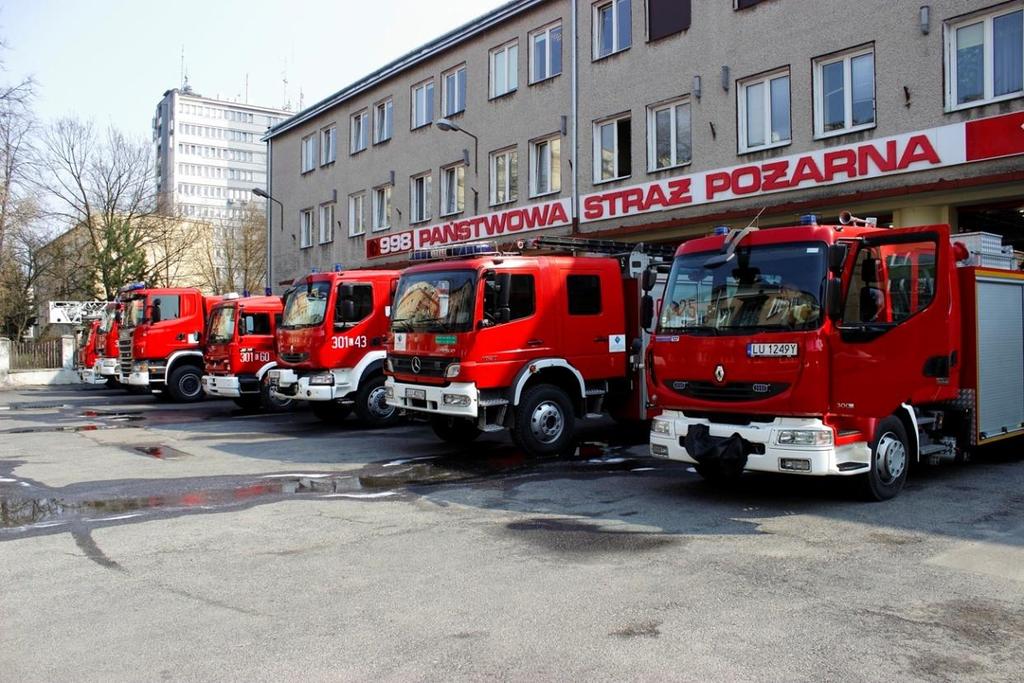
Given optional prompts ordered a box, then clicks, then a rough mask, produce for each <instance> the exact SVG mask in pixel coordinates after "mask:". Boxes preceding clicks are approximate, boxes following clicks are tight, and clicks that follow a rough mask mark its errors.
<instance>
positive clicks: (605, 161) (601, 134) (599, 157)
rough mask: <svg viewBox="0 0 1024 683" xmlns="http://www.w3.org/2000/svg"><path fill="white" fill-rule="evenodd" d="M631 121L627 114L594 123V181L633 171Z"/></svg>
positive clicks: (615, 177) (611, 178)
mask: <svg viewBox="0 0 1024 683" xmlns="http://www.w3.org/2000/svg"><path fill="white" fill-rule="evenodd" d="M632 137H633V131H632V123H631V121H630V118H629V115H626V116H622V117H620V118H615V119H610V120H607V121H599V122H598V123H595V124H594V182H595V183H597V182H603V181H605V180H617V179H619V178H625V177H627V176H629V175H631V174H632V173H633V165H632V156H631V155H632Z"/></svg>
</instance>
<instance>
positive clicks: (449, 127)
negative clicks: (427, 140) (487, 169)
mask: <svg viewBox="0 0 1024 683" xmlns="http://www.w3.org/2000/svg"><path fill="white" fill-rule="evenodd" d="M437 128H438V130H441V131H444V132H446V133H447V132H450V131H458V132H460V133H465V134H466V135H468V136H469V137H471V138H473V176H474V178H476V181H475V182H474V183H473V187H472V190H473V213H474V214H477V213H480V192H479V190H478V189H477V188H479V187H480V138H478V137H477V136H475V135H473V134H472V133H470V132H469V131H468V130H466V129H465V128H462V127H461V126H459V124H457V123H455V122H454V121H452V120H451V119H438V120H437Z"/></svg>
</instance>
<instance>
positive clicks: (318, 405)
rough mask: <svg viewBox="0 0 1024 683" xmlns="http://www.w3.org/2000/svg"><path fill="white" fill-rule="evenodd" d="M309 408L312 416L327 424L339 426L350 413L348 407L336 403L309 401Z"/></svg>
mask: <svg viewBox="0 0 1024 683" xmlns="http://www.w3.org/2000/svg"><path fill="white" fill-rule="evenodd" d="M309 407H310V408H311V409H312V410H313V414H314V415H316V416H317V417H318V418H320V420H321V421H323V422H326V423H327V424H340V423H342V422H344V420H345V418H346V417H348V414H349V413H351V412H352V409H351V408H350V407H348V406H346V405H342V404H340V403H338V402H337V401H310V402H309Z"/></svg>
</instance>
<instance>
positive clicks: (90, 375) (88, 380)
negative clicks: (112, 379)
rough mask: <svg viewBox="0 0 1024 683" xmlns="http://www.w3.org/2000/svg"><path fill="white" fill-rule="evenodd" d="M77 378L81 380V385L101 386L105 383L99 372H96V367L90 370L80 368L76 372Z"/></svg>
mask: <svg viewBox="0 0 1024 683" xmlns="http://www.w3.org/2000/svg"><path fill="white" fill-rule="evenodd" d="M78 378H79V379H80V380H82V383H83V384H103V383H104V382H106V381H107V380H106V378H105V377H101V376H100V374H99V372H97V371H96V365H94V366H92V367H91V368H80V369H79V370H78Z"/></svg>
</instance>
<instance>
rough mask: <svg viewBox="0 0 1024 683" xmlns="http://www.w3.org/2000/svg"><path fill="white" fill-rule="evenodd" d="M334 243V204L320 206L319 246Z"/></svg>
mask: <svg viewBox="0 0 1024 683" xmlns="http://www.w3.org/2000/svg"><path fill="white" fill-rule="evenodd" d="M333 241H334V202H331V203H330V204H321V205H320V244H327V243H328V242H333Z"/></svg>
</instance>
